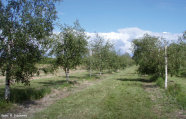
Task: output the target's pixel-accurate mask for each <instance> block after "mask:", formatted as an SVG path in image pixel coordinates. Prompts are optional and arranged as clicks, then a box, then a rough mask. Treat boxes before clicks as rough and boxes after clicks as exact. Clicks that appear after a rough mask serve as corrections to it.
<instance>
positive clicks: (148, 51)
mask: <svg viewBox="0 0 186 119" xmlns="http://www.w3.org/2000/svg"><path fill="white" fill-rule="evenodd" d="M133 49H134V56H133V59H134V60H135V62H136V64H137V65H139V69H138V71H139V73H141V74H150V75H159V76H162V77H163V72H164V56H163V55H164V53H163V51H164V50H163V47H162V45H161V42H160V40H159V39H158V38H157V37H152V36H149V35H145V36H144V37H143V38H141V39H135V40H133Z"/></svg>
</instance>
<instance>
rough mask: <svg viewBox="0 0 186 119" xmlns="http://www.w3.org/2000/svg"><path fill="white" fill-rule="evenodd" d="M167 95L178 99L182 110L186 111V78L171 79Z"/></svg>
mask: <svg viewBox="0 0 186 119" xmlns="http://www.w3.org/2000/svg"><path fill="white" fill-rule="evenodd" d="M168 80H169V83H168V90H167V94H168V95H171V96H172V97H173V98H175V99H176V101H177V103H178V104H179V106H180V108H181V109H186V78H184V77H169V79H168Z"/></svg>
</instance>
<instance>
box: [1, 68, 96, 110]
mask: <svg viewBox="0 0 186 119" xmlns="http://www.w3.org/2000/svg"><path fill="white" fill-rule="evenodd" d="M48 77H50V78H48ZM95 78H96V75H95V74H94V75H93V76H92V78H89V74H88V72H86V71H85V70H79V71H78V72H77V71H71V74H70V80H72V81H78V82H79V83H81V82H83V81H84V80H91V79H95ZM1 82H2V84H1V85H0V113H6V112H9V110H10V109H11V108H13V110H14V107H15V106H16V105H14V104H21V103H23V102H24V101H29V100H36V99H40V98H42V97H44V96H45V95H47V94H49V93H50V92H51V91H52V90H53V89H58V90H62V89H63V88H64V87H70V86H73V82H71V83H67V82H66V79H65V75H64V72H62V71H61V72H58V74H56V75H51V74H49V75H44V74H41V76H39V77H34V80H31V82H30V86H24V85H23V84H21V83H18V84H17V83H15V84H12V85H11V99H10V102H9V103H6V102H5V101H4V100H3V97H4V80H1Z"/></svg>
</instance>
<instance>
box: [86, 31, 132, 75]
mask: <svg viewBox="0 0 186 119" xmlns="http://www.w3.org/2000/svg"><path fill="white" fill-rule="evenodd" d="M133 63H134V62H133V60H132V58H131V57H130V55H129V54H128V53H126V54H123V55H120V54H119V53H117V52H116V51H115V49H114V45H113V44H112V43H110V42H109V41H105V40H104V38H102V37H101V36H99V35H98V34H96V37H95V39H94V41H93V42H92V43H90V47H89V54H87V56H86V57H85V59H84V64H85V66H86V67H87V69H88V70H89V71H90V70H96V71H99V72H100V74H101V73H102V72H103V70H109V72H112V71H114V72H116V71H118V70H119V69H124V68H125V67H127V66H131V65H133Z"/></svg>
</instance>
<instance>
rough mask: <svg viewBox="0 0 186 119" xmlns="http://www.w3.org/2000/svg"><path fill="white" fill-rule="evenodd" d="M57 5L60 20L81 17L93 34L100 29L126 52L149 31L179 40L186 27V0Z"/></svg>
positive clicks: (71, 0) (79, 0) (84, 0)
mask: <svg viewBox="0 0 186 119" xmlns="http://www.w3.org/2000/svg"><path fill="white" fill-rule="evenodd" d="M56 7H57V12H58V13H57V15H58V20H57V22H59V23H61V24H64V23H65V24H72V23H73V22H74V21H75V20H76V19H78V20H79V22H80V24H81V26H82V27H83V28H84V29H85V30H86V32H87V33H88V35H89V36H91V37H93V36H94V33H95V32H97V33H99V34H100V35H102V36H103V37H104V38H105V39H108V40H110V41H113V42H115V43H116V46H117V48H119V49H121V50H123V52H129V53H131V51H130V49H131V41H132V39H134V38H138V37H142V36H143V35H144V34H145V33H149V34H151V35H154V36H160V37H162V36H163V37H165V38H167V39H169V40H176V39H177V38H178V37H179V36H181V34H182V33H183V32H184V31H185V30H186V0H63V2H60V3H59V2H58V3H57V4H56ZM54 32H59V28H58V27H57V26H55V30H54ZM162 32H168V33H167V34H165V35H163V34H162ZM117 44H118V45H117Z"/></svg>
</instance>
